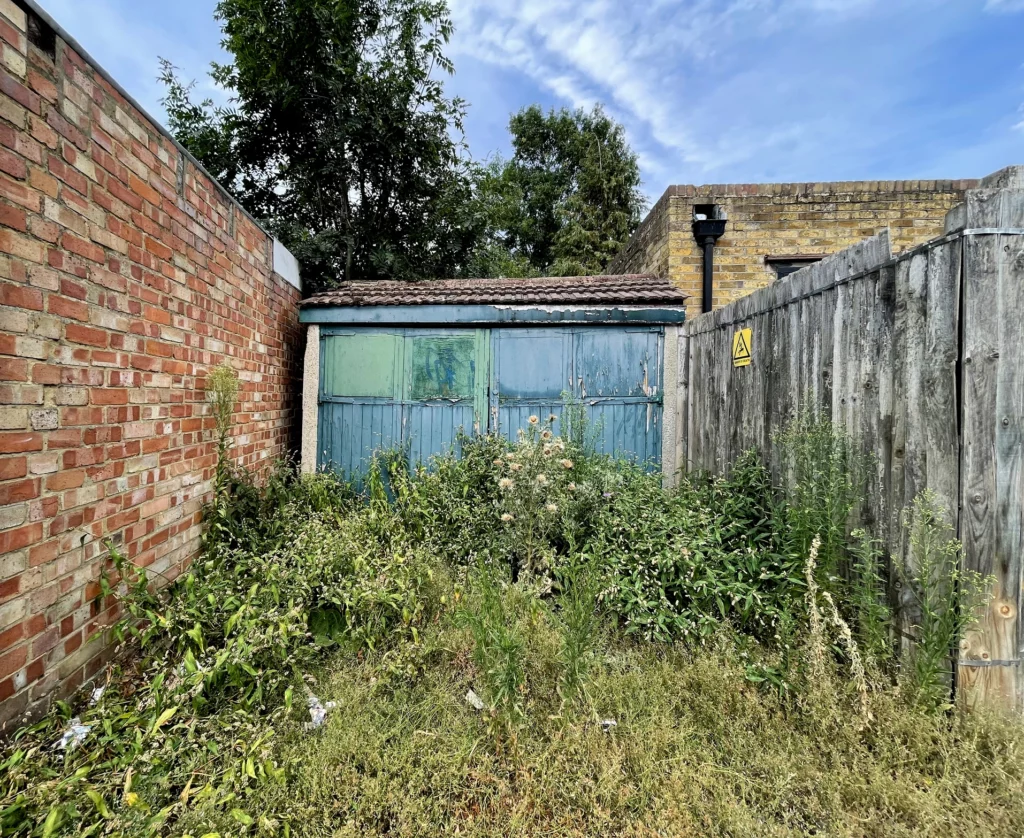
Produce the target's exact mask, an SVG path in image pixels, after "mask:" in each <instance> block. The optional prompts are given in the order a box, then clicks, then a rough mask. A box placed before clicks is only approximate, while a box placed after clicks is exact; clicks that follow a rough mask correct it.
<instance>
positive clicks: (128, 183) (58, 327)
mask: <svg viewBox="0 0 1024 838" xmlns="http://www.w3.org/2000/svg"><path fill="white" fill-rule="evenodd" d="M26 33H27V20H26V13H25V10H24V9H23V8H22V7H19V6H18V5H15V4H14V3H12V2H11V0H0V49H2V56H0V60H2V66H0V722H3V723H6V722H9V721H10V720H12V719H14V718H15V717H17V716H20V715H21V714H23V713H33V712H37V711H38V710H40V709H41V708H42V707H43V706H44V705H45V703H46V702H47V701H48V700H49V699H50V698H51V697H52V696H53V695H63V694H66V693H68V692H70V691H71V690H73V689H75V688H76V687H78V686H79V685H80V684H82V683H83V682H84V681H85V680H87V679H89V678H91V677H92V676H93V675H94V674H95V673H96V672H98V671H99V670H100V669H101V667H102V665H103V663H104V662H105V660H107V659H108V657H109V655H110V649H109V647H106V646H104V645H103V644H102V643H101V642H94V643H89V642H87V641H89V640H90V638H92V637H93V635H96V634H97V633H98V632H100V630H101V629H102V627H104V626H105V625H107V624H109V623H110V621H111V620H112V619H113V618H114V617H115V616H116V605H115V603H113V602H112V601H110V600H109V599H108V600H104V599H103V598H102V597H101V596H100V588H99V583H98V579H99V577H100V573H101V570H102V568H103V567H104V564H105V563H106V562H107V561H108V560H107V548H106V547H105V544H106V543H107V542H108V541H109V542H111V543H113V544H114V545H116V546H117V548H118V549H119V550H120V551H121V552H123V553H124V554H125V555H127V556H128V557H129V558H131V559H132V561H134V562H135V563H137V564H139V565H142V566H146V567H149V568H151V569H152V570H153V571H156V572H159V573H160V574H163V575H164V576H166V577H167V578H173V577H174V576H175V575H176V574H177V573H178V572H179V571H180V569H181V567H182V566H183V565H184V564H185V563H186V562H187V561H188V560H189V559H190V558H191V557H192V556H194V555H195V552H196V550H197V547H198V544H199V537H200V530H201V523H200V509H201V505H202V503H203V500H204V498H206V497H207V496H208V494H209V490H210V484H211V478H212V474H213V469H214V465H215V460H216V446H215V443H214V440H213V430H212V429H213V419H212V417H211V415H210V411H209V406H208V404H207V403H206V395H205V389H204V380H205V376H206V373H207V371H208V370H209V369H210V368H211V367H212V366H214V365H216V364H219V363H221V362H224V361H226V362H228V363H229V364H230V365H231V366H233V367H234V368H235V369H236V370H237V371H238V373H239V377H240V379H241V382H242V392H241V396H240V404H239V412H238V414H237V424H236V427H235V429H234V445H233V448H232V456H233V457H234V459H235V460H236V461H237V462H238V463H240V464H243V465H245V466H247V467H250V468H254V469H259V468H261V467H262V466H264V465H266V464H268V463H270V462H271V461H273V460H274V459H276V458H278V457H280V456H283V455H285V454H287V453H288V452H289V451H290V450H291V449H292V447H293V442H294V441H293V439H292V434H293V433H294V432H295V429H296V428H297V416H298V413H297V409H298V401H297V394H298V392H299V389H300V388H299V386H298V383H297V379H298V376H299V374H300V373H299V372H298V367H297V363H298V362H299V360H300V359H301V355H302V346H301V341H302V336H301V331H300V329H299V326H298V301H299V296H300V294H299V291H298V289H297V288H296V287H294V285H293V284H291V283H290V282H288V281H286V280H285V279H284V278H282V277H281V276H279V275H277V274H276V273H274V270H273V257H272V253H273V240H272V239H271V238H270V237H269V236H268V235H267V234H266V233H265V232H264V231H263V230H262V229H261V228H260V227H259V226H258V225H257V224H256V223H254V222H253V221H252V220H251V219H250V218H249V217H248V216H246V215H245V213H244V212H243V211H242V210H241V209H240V208H239V207H237V206H236V205H235V204H234V203H233V202H232V201H231V200H230V199H228V198H227V196H226V193H225V192H224V191H223V189H222V188H221V187H220V186H219V185H218V184H216V183H215V182H214V181H212V180H211V179H210V178H209V177H208V176H207V175H206V174H205V173H204V172H203V171H202V170H201V168H200V167H198V165H197V164H195V162H194V161H193V160H192V159H191V158H190V157H188V156H187V155H186V154H184V153H183V152H182V151H181V150H180V149H179V148H178V147H177V146H176V144H175V143H174V142H173V141H172V140H171V139H170V138H169V137H168V136H166V134H165V133H164V132H163V131H162V130H161V129H159V127H158V126H156V125H154V124H153V123H152V122H151V121H149V120H148V119H147V118H146V116H145V115H144V114H143V113H141V112H140V111H139V110H138V109H137V108H136V107H135V105H134V104H133V103H132V102H131V101H130V100H129V99H128V98H126V97H125V96H124V95H122V93H121V92H120V91H119V89H117V88H116V87H115V86H114V85H112V84H111V83H110V82H109V81H108V80H107V79H106V78H105V77H104V76H103V75H102V73H101V72H100V71H98V70H97V69H96V68H95V67H93V66H91V65H90V63H89V62H88V61H87V60H85V59H84V58H83V57H82V55H80V54H79V53H78V52H76V50H75V49H73V48H72V46H69V44H68V43H66V42H65V41H64V40H62V39H61V38H59V37H58V38H57V39H56V54H55V56H53V57H51V56H49V55H47V54H46V53H44V52H43V51H41V50H40V49H38V48H37V47H36V46H35V45H32V44H30V43H28V38H27V36H26Z"/></svg>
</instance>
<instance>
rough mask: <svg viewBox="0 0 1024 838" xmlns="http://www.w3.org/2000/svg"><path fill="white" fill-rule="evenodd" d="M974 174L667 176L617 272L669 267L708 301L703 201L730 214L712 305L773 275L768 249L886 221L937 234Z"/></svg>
mask: <svg viewBox="0 0 1024 838" xmlns="http://www.w3.org/2000/svg"><path fill="white" fill-rule="evenodd" d="M977 183H978V182H977V181H976V180H906V181H864V182H835V183H761V184H707V185H703V186H688V185H683V186H670V187H669V188H668V189H667V190H666V191H665V193H664V194H663V195H662V197H661V198H660V199H659V200H658V202H657V203H656V204H655V206H654V208H653V209H652V210H651V212H650V214H649V215H648V217H647V218H646V219H645V220H644V222H643V223H642V224H641V225H640V228H639V229H638V230H637V232H636V234H634V236H633V237H632V239H631V240H630V242H629V243H628V244H627V245H626V247H625V248H623V251H622V253H621V254H620V255H619V256H618V257H617V258H616V259H615V260H614V261H613V262H612V264H611V266H610V269H609V272H610V273H655V274H657V275H659V276H667V277H668V278H670V279H671V280H672V281H673V282H674V283H675V284H676V285H677V286H679V287H680V288H681V289H682V290H683V291H685V292H686V293H687V294H688V295H690V303H689V311H690V314H693V313H695V312H699V311H700V310H701V298H702V287H701V267H702V257H701V252H700V248H699V247H698V245H697V243H696V241H695V240H694V238H693V232H692V228H691V224H692V221H693V207H694V205H696V204H717V205H719V206H720V207H722V209H724V210H725V212H726V214H727V216H728V222H727V224H726V232H725V235H724V236H723V237H722V238H721V239H719V241H718V243H717V246H716V247H715V274H714V289H715V298H714V300H713V305H714V308H721V307H722V306H724V305H727V304H728V303H730V302H732V301H733V300H735V299H738V298H739V297H742V296H745V295H746V294H749V293H751V292H752V291H754V290H756V289H758V288H761V287H764V286H765V285H768V284H769V283H770V282H772V281H773V280H774V278H775V272H774V269H773V268H772V267H771V265H770V264H769V263H768V262H767V261H766V257H768V256H772V257H786V256H798V255H822V256H823V255H827V254H830V253H835V252H837V251H839V250H842V249H843V248H845V247H849V246H850V245H852V244H855V243H857V242H859V241H861V240H862V239H865V238H868V237H870V236H873V235H875V234H876V233H878V232H879V231H880V230H881V229H884V228H886V227H888V228H889V229H890V231H891V234H892V242H893V246H894V248H895V249H896V250H897V251H902V250H907V249H909V248H911V247H913V246H915V245H918V244H920V243H922V242H925V241H928V240H929V239H931V238H933V237H935V236H937V235H940V234H941V233H942V231H943V223H944V219H945V215H946V213H947V212H948V211H949V210H950V209H951V208H952V207H953V206H955V205H956V204H957V203H959V202H960V201H961V200H962V199H963V195H964V192H965V191H966V190H967V189H970V188H973V187H975V186H976V185H977Z"/></svg>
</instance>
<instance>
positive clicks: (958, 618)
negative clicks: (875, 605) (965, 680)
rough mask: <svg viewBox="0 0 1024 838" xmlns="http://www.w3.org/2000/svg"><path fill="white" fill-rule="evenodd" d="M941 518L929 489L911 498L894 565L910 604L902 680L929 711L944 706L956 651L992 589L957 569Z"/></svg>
mask: <svg viewBox="0 0 1024 838" xmlns="http://www.w3.org/2000/svg"><path fill="white" fill-rule="evenodd" d="M946 515H947V512H946V510H945V509H944V508H943V506H942V504H941V503H940V502H939V499H938V498H937V497H936V495H935V494H934V493H933V492H931V491H930V490H929V491H925V492H923V493H922V494H921V495H919V496H918V497H917V498H915V499H914V504H913V506H912V507H911V508H910V509H908V510H906V512H905V515H904V519H903V525H904V528H905V529H906V531H907V537H908V543H909V548H908V554H907V558H906V561H902V562H899V563H898V565H897V567H898V571H899V575H900V581H901V583H902V585H903V588H904V590H905V591H906V592H907V593H909V599H910V601H911V602H912V606H911V608H910V609H909V613H908V614H907V615H906V617H907V618H908V619H909V620H910V622H911V625H910V626H909V630H908V633H909V636H910V641H911V643H910V648H909V650H908V658H909V659H908V660H907V662H906V663H905V665H904V666H903V675H904V679H903V680H904V682H905V685H906V687H907V689H908V692H910V694H911V695H912V696H913V697H914V700H915V701H917V702H918V703H919V704H920V705H922V706H924V707H931V708H935V707H943V706H945V705H948V703H949V697H950V692H951V689H950V688H951V685H952V677H953V671H952V662H953V660H954V657H955V655H956V650H957V648H958V647H959V645H960V641H961V640H963V639H964V636H965V634H966V632H967V629H968V628H970V627H971V625H973V624H974V623H975V621H976V620H977V613H978V609H979V608H980V607H981V606H982V605H983V604H984V602H985V600H986V599H987V596H988V595H987V592H988V591H989V590H990V589H991V588H992V584H993V580H992V579H991V578H984V577H982V576H981V574H979V573H977V572H976V571H973V570H967V569H966V568H964V567H963V563H962V562H961V560H960V552H961V546H960V542H959V541H957V540H956V539H955V538H954V537H953V531H952V528H951V527H950V525H949V523H948V521H947V519H946Z"/></svg>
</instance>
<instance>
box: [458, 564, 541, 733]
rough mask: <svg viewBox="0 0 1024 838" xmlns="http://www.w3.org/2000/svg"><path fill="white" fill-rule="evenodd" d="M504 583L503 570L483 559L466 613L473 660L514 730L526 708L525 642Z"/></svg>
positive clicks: (487, 690) (488, 694)
mask: <svg viewBox="0 0 1024 838" xmlns="http://www.w3.org/2000/svg"><path fill="white" fill-rule="evenodd" d="M502 587H503V586H502V583H501V580H500V579H499V572H498V571H496V570H495V569H493V568H489V567H487V566H486V565H485V564H484V563H482V562H481V564H480V565H479V566H478V567H477V571H476V573H475V575H474V576H473V579H472V590H473V594H474V601H471V602H467V603H466V605H465V607H464V608H463V611H462V615H463V619H464V620H465V622H466V624H467V625H468V626H469V628H470V631H471V632H472V635H473V662H474V664H476V668H477V671H478V672H479V674H480V678H481V681H482V684H483V687H484V693H485V695H486V697H487V699H488V700H489V702H490V704H491V708H492V710H493V711H494V713H496V714H497V719H498V721H499V723H500V724H502V725H503V726H504V727H505V728H506V730H508V731H509V732H511V731H514V728H515V726H516V725H517V724H519V723H520V722H521V721H522V719H523V716H524V714H525V712H526V710H525V703H524V698H525V696H524V693H525V686H526V672H525V667H524V656H525V655H524V653H525V648H524V647H525V643H524V641H523V635H522V632H521V629H520V626H519V623H518V620H517V619H516V618H517V615H516V613H515V610H514V601H513V599H512V597H510V596H508V595H507V594H506V592H505V591H503V590H502ZM506 587H507V586H506Z"/></svg>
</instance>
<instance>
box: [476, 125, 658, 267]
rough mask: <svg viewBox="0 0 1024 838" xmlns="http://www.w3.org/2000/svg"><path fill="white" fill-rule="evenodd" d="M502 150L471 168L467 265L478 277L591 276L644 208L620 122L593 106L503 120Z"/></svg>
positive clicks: (621, 241)
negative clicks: (472, 230)
mask: <svg viewBox="0 0 1024 838" xmlns="http://www.w3.org/2000/svg"><path fill="white" fill-rule="evenodd" d="M509 131H510V132H511V134H512V148H513V153H512V157H511V158H510V159H508V160H501V159H495V160H492V161H491V162H490V163H488V164H487V165H485V166H482V167H479V168H478V170H477V173H476V178H475V180H476V189H475V193H476V194H475V206H476V212H477V214H479V215H480V216H481V217H482V218H484V219H485V226H484V235H483V238H482V240H481V243H480V244H479V245H478V246H477V248H476V250H475V251H474V254H473V256H472V258H471V261H470V263H469V265H468V266H467V268H468V272H469V273H470V274H472V275H478V276H536V275H544V274H548V275H554V276H574V275H579V274H592V273H601V272H602V271H603V270H605V269H606V268H607V266H608V263H609V262H610V261H611V260H612V258H613V257H614V256H616V255H617V254H618V252H619V250H621V248H622V246H623V245H624V244H625V243H626V242H627V241H628V240H629V237H630V235H631V234H632V233H633V231H634V230H635V229H636V227H637V225H638V224H639V222H640V218H641V216H642V213H643V209H644V198H643V194H642V192H641V191H640V170H639V167H638V165H637V157H636V154H635V153H634V152H633V151H632V150H631V149H630V147H629V145H628V143H627V142H626V138H625V131H624V130H623V128H622V126H621V125H619V124H618V123H617V122H615V121H614V120H613V119H612V118H611V117H609V116H608V115H607V114H606V113H605V112H604V110H603V109H602V107H601V106H600V105H598V106H596V107H595V108H594V109H593V110H591V111H589V112H588V111H584V110H583V109H577V110H575V111H570V110H566V109H562V110H559V111H550V112H549V113H547V114H545V113H544V112H543V111H542V110H541V108H540V107H539V106H537V105H533V106H531V107H528V108H523V109H522V110H520V111H519V112H518V113H516V114H514V115H513V116H512V118H511V120H510V121H509Z"/></svg>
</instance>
